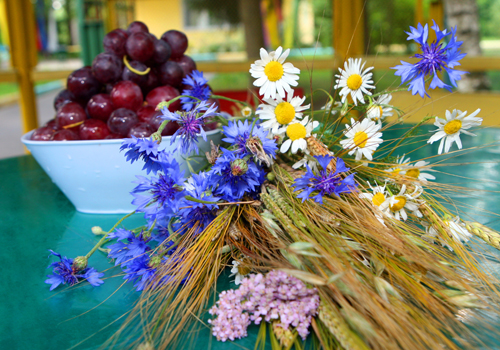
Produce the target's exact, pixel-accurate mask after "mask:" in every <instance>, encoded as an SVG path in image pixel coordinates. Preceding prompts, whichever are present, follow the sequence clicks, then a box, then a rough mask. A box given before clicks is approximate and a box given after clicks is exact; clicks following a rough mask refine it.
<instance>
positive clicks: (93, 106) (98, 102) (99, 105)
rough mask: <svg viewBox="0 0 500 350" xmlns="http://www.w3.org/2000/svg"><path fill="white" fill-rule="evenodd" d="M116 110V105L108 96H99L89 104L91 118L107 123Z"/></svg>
mask: <svg viewBox="0 0 500 350" xmlns="http://www.w3.org/2000/svg"><path fill="white" fill-rule="evenodd" d="M114 110H115V105H114V104H113V101H112V100H111V96H110V95H108V94H97V95H94V96H92V98H91V99H90V100H89V102H88V103H87V112H88V114H89V116H90V117H91V118H94V119H99V120H102V121H104V122H106V121H107V120H108V119H109V116H110V115H111V113H112V112H113V111H114Z"/></svg>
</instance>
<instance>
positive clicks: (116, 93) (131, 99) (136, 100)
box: [111, 80, 144, 112]
mask: <svg viewBox="0 0 500 350" xmlns="http://www.w3.org/2000/svg"><path fill="white" fill-rule="evenodd" d="M111 100H112V101H113V104H114V105H115V108H128V109H130V110H132V111H134V112H135V111H137V110H138V109H139V108H140V107H141V106H142V105H143V102H144V98H143V95H142V91H141V88H140V87H139V86H138V85H137V84H135V83H133V82H131V81H128V80H124V81H119V82H118V83H116V84H115V86H114V87H113V90H111Z"/></svg>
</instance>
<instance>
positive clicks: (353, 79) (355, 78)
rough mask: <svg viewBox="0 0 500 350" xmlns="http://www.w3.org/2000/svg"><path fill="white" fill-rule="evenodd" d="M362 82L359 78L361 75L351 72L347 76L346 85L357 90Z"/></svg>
mask: <svg viewBox="0 0 500 350" xmlns="http://www.w3.org/2000/svg"><path fill="white" fill-rule="evenodd" d="M361 84H363V79H361V75H359V74H352V75H351V76H350V77H349V78H347V87H348V88H349V89H351V90H357V89H359V88H360V87H361Z"/></svg>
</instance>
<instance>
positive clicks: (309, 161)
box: [292, 148, 319, 173]
mask: <svg viewBox="0 0 500 350" xmlns="http://www.w3.org/2000/svg"><path fill="white" fill-rule="evenodd" d="M304 153H305V154H304V158H302V159H301V160H299V161H298V162H296V163H295V164H293V165H292V168H294V169H299V168H302V167H304V168H305V167H306V165H308V166H309V168H310V169H311V170H312V171H313V172H315V173H317V172H318V170H319V169H318V161H317V160H316V158H314V157H313V156H311V154H310V152H309V150H308V149H307V148H306V149H305V150H304Z"/></svg>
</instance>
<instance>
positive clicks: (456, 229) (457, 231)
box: [422, 216, 473, 251]
mask: <svg viewBox="0 0 500 350" xmlns="http://www.w3.org/2000/svg"><path fill="white" fill-rule="evenodd" d="M422 224H423V225H424V226H425V231H426V233H427V234H428V235H429V236H431V237H439V240H440V241H441V244H442V245H443V246H446V247H448V249H449V250H451V251H453V248H452V247H451V246H450V245H449V244H448V243H447V242H446V240H445V239H443V238H442V237H441V234H440V233H441V231H439V230H437V229H436V228H435V227H434V226H432V225H431V224H429V223H422ZM443 224H444V225H443V228H444V230H445V231H446V232H447V233H448V236H449V237H451V238H452V239H453V240H454V241H455V242H457V243H466V242H468V241H469V238H471V237H472V236H473V235H472V233H470V232H469V230H468V229H467V227H466V225H465V224H464V223H463V222H462V220H460V217H458V216H456V217H455V218H454V219H453V220H443Z"/></svg>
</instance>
